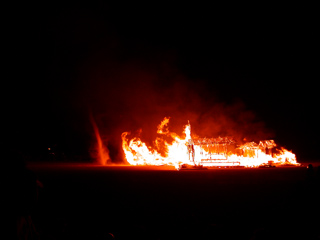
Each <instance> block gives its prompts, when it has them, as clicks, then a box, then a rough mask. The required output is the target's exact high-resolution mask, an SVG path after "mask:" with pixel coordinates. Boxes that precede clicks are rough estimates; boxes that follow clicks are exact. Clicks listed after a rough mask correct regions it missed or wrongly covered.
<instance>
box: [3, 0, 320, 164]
mask: <svg viewBox="0 0 320 240" xmlns="http://www.w3.org/2000/svg"><path fill="white" fill-rule="evenodd" d="M314 9H315V8H314V7H313V6H307V5H303V6H302V5H295V4H291V5H262V4H261V5H254V6H253V5H223V6H222V5H217V4H216V5H209V4H208V5H202V4H200V3H199V4H198V3H197V4H195V3H194V4H190V5H186V4H183V5H180V4H170V5H166V4H160V3H159V4H156V3H155V4H150V5H145V4H137V3H131V4H130V5H127V4H124V3H123V4H121V3H119V4H115V3H114V4H106V3H104V2H96V3H91V4H87V3H86V4H85V3H79V2H77V3H68V4H66V3H61V2H56V1H55V2H48V3H42V4H31V5H30V4H29V3H28V4H25V5H19V4H17V5H16V6H13V7H12V9H10V10H12V11H8V12H9V14H8V17H7V21H6V22H5V25H6V26H5V28H6V29H8V30H9V31H8V34H7V36H8V39H9V44H8V46H9V47H8V48H7V49H8V50H9V51H8V52H9V54H8V61H7V62H8V63H9V66H10V67H9V68H7V69H8V70H9V72H10V74H9V75H7V76H9V77H6V78H7V80H4V81H3V84H4V85H3V86H4V87H3V96H5V97H4V101H3V103H4V110H5V113H6V114H4V118H5V119H6V120H7V121H6V123H5V124H3V130H4V131H3V132H5V133H6V134H5V135H4V136H5V140H6V142H7V143H8V144H9V145H13V146H15V147H17V148H19V149H21V150H23V151H24V152H26V153H28V154H29V155H30V156H36V155H37V154H39V153H40V152H41V151H46V149H47V148H48V146H58V148H59V149H60V151H63V152H65V153H66V154H67V155H68V156H70V158H71V156H76V155H79V156H85V155H88V153H89V152H90V150H91V149H92V148H94V144H95V138H94V133H93V128H92V124H91V123H90V117H89V116H90V114H92V116H93V117H94V119H95V121H96V122H97V125H98V127H99V129H100V133H101V135H102V137H103V140H104V142H105V144H106V145H107V146H108V148H109V150H110V155H111V157H112V159H113V161H114V162H121V159H122V155H121V151H120V150H119V149H120V141H121V139H120V135H121V133H122V132H123V131H136V130H137V129H139V128H142V129H143V133H144V134H145V138H146V140H147V141H151V140H150V139H153V137H154V135H153V134H154V133H155V131H156V125H157V124H159V123H160V121H161V120H162V119H163V117H165V116H171V117H172V119H171V121H172V130H175V131H177V133H180V132H181V131H182V126H183V125H184V124H186V123H187V120H190V122H191V125H192V130H193V132H194V133H196V134H198V135H200V136H203V137H204V136H207V137H217V136H219V135H221V136H225V135H233V136H234V137H235V138H236V139H237V140H239V141H242V140H243V139H244V137H245V138H246V139H247V140H256V141H258V140H262V139H268V138H273V139H275V140H276V142H277V143H279V145H281V146H284V147H286V148H288V149H289V150H292V151H293V152H294V153H296V154H297V157H298V161H302V162H303V161H307V160H308V161H310V160H317V159H320V156H319V151H318V144H319V140H318V134H319V125H318V119H317V116H318V103H319V100H318V81H317V80H318V79H319V74H318V71H317V69H316V63H318V58H317V54H316V40H315V36H316V29H317V28H316V21H315V16H316V15H315V11H314ZM9 15H10V16H9ZM317 66H318V65H317Z"/></svg>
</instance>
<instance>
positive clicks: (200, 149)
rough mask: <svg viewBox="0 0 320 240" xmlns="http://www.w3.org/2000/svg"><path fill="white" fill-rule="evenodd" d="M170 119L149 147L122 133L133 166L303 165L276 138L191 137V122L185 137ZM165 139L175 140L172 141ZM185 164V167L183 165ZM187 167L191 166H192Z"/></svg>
mask: <svg viewBox="0 0 320 240" xmlns="http://www.w3.org/2000/svg"><path fill="white" fill-rule="evenodd" d="M168 124H169V118H165V119H164V120H163V121H162V122H161V123H160V124H159V126H158V130H157V134H158V137H157V138H156V140H155V141H154V145H153V146H147V145H146V143H145V142H143V141H142V140H141V139H140V138H139V137H133V138H131V139H130V140H129V136H130V133H128V132H124V133H123V134H122V149H123V151H124V153H125V157H126V160H127V162H128V163H129V164H131V165H136V166H137V165H153V166H160V165H169V166H174V167H175V168H176V169H178V170H179V169H201V168H204V167H260V166H261V167H263V166H272V167H276V166H282V165H289V166H299V165H300V164H299V163H297V161H296V156H295V154H294V153H292V152H290V151H288V150H286V149H284V148H277V145H276V143H275V142H274V141H273V140H263V141H260V142H259V144H257V143H255V142H246V143H244V144H238V143H237V142H236V141H235V140H234V139H233V138H232V137H218V138H199V137H196V136H191V125H190V123H188V124H187V125H186V126H185V127H184V131H183V137H181V136H179V135H177V134H176V133H173V132H170V131H169V130H168ZM165 139H172V141H170V142H168V141H166V140H165ZM182 166H184V167H182ZM185 166H189V167H188V168H187V167H185Z"/></svg>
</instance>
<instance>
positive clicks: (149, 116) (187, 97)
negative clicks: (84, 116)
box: [77, 61, 273, 162]
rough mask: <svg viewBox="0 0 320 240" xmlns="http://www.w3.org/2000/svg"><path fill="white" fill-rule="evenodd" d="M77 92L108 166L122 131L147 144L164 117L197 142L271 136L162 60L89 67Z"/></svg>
mask: <svg viewBox="0 0 320 240" xmlns="http://www.w3.org/2000/svg"><path fill="white" fill-rule="evenodd" d="M77 93H78V94H79V95H78V98H77V101H79V102H81V101H82V103H83V104H85V105H86V106H89V108H90V110H91V111H92V115H93V117H89V118H90V119H91V120H90V121H91V124H92V125H93V129H94V136H95V137H93V138H92V141H97V142H98V146H99V147H98V149H100V150H101V151H100V150H99V151H98V152H99V156H100V159H105V158H104V157H101V156H107V158H106V159H109V154H110V158H111V159H112V161H113V162H122V161H123V153H122V150H121V134H122V132H125V131H130V132H132V133H133V134H134V133H135V132H137V131H139V130H141V137H142V139H143V141H145V142H146V143H147V144H151V143H152V141H153V140H154V139H155V137H156V129H157V125H158V124H159V123H160V122H161V120H162V119H163V118H164V117H171V120H170V125H169V126H170V131H171V132H176V133H178V134H180V133H182V130H183V126H184V125H186V124H187V123H188V120H189V121H190V123H191V126H192V134H196V135H198V136H200V137H218V136H232V137H234V138H235V139H236V140H237V141H239V142H241V141H243V140H244V139H246V140H247V141H251V140H255V141H258V140H263V139H269V138H270V137H272V136H273V133H272V131H270V130H269V129H267V128H266V127H265V125H264V123H263V122H262V121H260V120H259V119H258V118H257V116H256V115H255V114H254V113H253V112H252V111H250V110H248V109H246V107H245V104H244V103H243V102H241V101H240V100H233V101H231V103H228V104H227V103H225V102H222V101H221V100H219V99H217V97H216V95H217V94H215V89H214V88H212V86H211V85H210V84H209V82H208V81H203V80H202V81H200V80H198V81H196V80H192V79H188V78H187V77H185V76H183V75H182V74H181V73H180V72H179V71H178V70H176V69H174V68H170V67H168V65H167V64H164V63H163V62H162V61H159V62H155V63H148V64H146V63H145V62H143V61H127V62H124V63H123V62H105V63H104V64H103V65H98V66H94V67H92V68H91V69H90V71H87V72H86V74H84V77H83V79H82V84H81V85H79V86H78V89H77ZM80 99H81V100H80ZM229 102H230V101H229ZM93 119H95V120H96V121H94V120H93ZM91 129H92V128H91ZM100 134H101V137H100ZM101 139H108V141H107V142H103V140H101ZM104 145H105V146H106V149H105V150H103V149H104V147H103V146H104ZM103 151H105V154H104V153H103ZM106 159H105V160H106ZM105 160H102V162H105Z"/></svg>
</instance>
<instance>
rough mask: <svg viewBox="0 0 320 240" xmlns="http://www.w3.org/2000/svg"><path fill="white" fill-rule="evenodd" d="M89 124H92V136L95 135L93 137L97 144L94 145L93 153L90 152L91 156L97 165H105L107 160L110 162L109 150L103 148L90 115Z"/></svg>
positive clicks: (97, 130)
mask: <svg viewBox="0 0 320 240" xmlns="http://www.w3.org/2000/svg"><path fill="white" fill-rule="evenodd" d="M90 122H91V124H92V127H93V130H94V134H95V137H96V140H97V142H96V143H95V147H94V151H92V152H91V155H92V157H93V158H94V159H96V161H97V162H98V163H99V164H101V165H103V166H104V165H107V162H108V160H110V156H109V149H108V148H106V147H105V145H104V143H103V141H102V139H101V136H100V132H99V129H98V126H97V124H96V122H95V120H94V118H93V116H92V114H90Z"/></svg>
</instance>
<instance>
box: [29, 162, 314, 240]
mask: <svg viewBox="0 0 320 240" xmlns="http://www.w3.org/2000/svg"><path fill="white" fill-rule="evenodd" d="M28 167H29V169H31V170H33V171H34V172H35V173H36V174H37V176H38V179H39V180H40V181H41V182H42V183H43V188H42V189H40V194H39V201H38V205H37V207H36V209H35V211H34V213H33V222H34V224H35V226H36V229H37V231H38V232H39V234H40V236H41V239H109V238H110V239H113V238H112V237H111V235H110V234H109V233H112V234H113V235H114V239H150V240H151V239H319V237H320V235H319V231H318V230H319V200H320V199H319V195H317V190H316V189H317V188H319V182H317V181H318V180H319V179H318V177H319V172H317V170H318V169H317V168H315V169H314V176H312V177H308V174H307V168H306V167H287V168H273V169H210V170H202V171H175V170H173V169H172V168H169V167H129V166H110V167H101V166H94V165H88V164H87V165H81V164H53V163H51V164H41V165H40V164H31V165H29V166H28ZM317 174H318V175H317ZM108 237H109V238H108Z"/></svg>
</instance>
